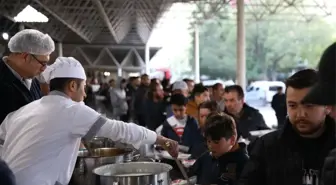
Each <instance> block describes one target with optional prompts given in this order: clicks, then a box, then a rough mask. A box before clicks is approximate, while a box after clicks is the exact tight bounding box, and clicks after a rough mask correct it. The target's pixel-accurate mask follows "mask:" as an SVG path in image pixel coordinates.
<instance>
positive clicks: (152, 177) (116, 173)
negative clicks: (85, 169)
mask: <svg viewBox="0 0 336 185" xmlns="http://www.w3.org/2000/svg"><path fill="white" fill-rule="evenodd" d="M171 169H172V167H171V166H170V165H168V164H164V163H155V162H130V163H121V164H109V165H105V166H101V167H98V168H96V169H94V170H93V173H94V174H96V175H97V176H96V185H169V184H170V177H169V171H170V170H171Z"/></svg>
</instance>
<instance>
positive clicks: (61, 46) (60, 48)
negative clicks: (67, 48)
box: [57, 42, 63, 57]
mask: <svg viewBox="0 0 336 185" xmlns="http://www.w3.org/2000/svg"><path fill="white" fill-rule="evenodd" d="M57 51H58V56H59V57H63V45H62V42H59V43H57Z"/></svg>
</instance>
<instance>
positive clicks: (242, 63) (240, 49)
mask: <svg viewBox="0 0 336 185" xmlns="http://www.w3.org/2000/svg"><path fill="white" fill-rule="evenodd" d="M244 6H245V5H244V0H237V11H238V12H237V72H236V82H237V84H238V85H240V86H241V87H242V88H243V89H244V90H245V89H246V58H245V18H244V14H245V12H244Z"/></svg>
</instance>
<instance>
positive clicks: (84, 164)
mask: <svg viewBox="0 0 336 185" xmlns="http://www.w3.org/2000/svg"><path fill="white" fill-rule="evenodd" d="M137 157H138V156H133V151H132V150H131V149H119V148H98V149H94V150H93V151H92V154H91V155H89V152H88V151H87V150H84V151H79V153H78V157H77V163H76V166H75V169H74V173H73V180H75V181H77V182H78V181H79V182H82V183H79V184H94V175H93V174H92V170H93V169H94V168H96V167H99V166H102V165H106V164H114V163H123V162H130V161H132V160H134V158H137Z"/></svg>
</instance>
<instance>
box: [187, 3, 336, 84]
mask: <svg viewBox="0 0 336 185" xmlns="http://www.w3.org/2000/svg"><path fill="white" fill-rule="evenodd" d="M212 6H213V7H215V6H214V5H212ZM209 7H211V5H208V8H206V5H204V4H201V5H199V6H198V9H196V11H195V13H194V14H195V15H197V16H195V17H197V20H200V21H197V23H198V28H199V32H200V34H199V43H200V68H201V70H200V71H201V73H202V74H206V75H209V76H211V77H213V78H216V77H221V78H232V79H234V78H235V71H236V25H235V24H234V22H232V21H230V20H228V19H227V17H229V16H228V14H229V13H230V12H228V11H227V10H228V8H227V7H224V6H222V7H221V8H219V10H218V12H217V13H215V14H213V15H212V16H210V15H208V14H210V13H211V8H209ZM287 11H293V10H290V9H288V10H287ZM259 12H262V11H259ZM200 15H201V16H200ZM202 15H203V16H202ZM209 17H210V19H209ZM334 33H335V28H334V27H332V26H331V25H329V24H327V23H326V22H324V21H323V20H322V19H320V18H317V17H316V18H315V19H310V20H309V22H305V21H288V20H286V17H283V15H281V14H278V15H277V14H274V15H268V16H267V18H265V17H264V18H262V19H261V18H260V17H259V18H258V16H253V17H248V18H247V20H246V68H247V70H246V71H247V78H248V79H275V78H276V76H277V72H279V71H283V70H284V69H288V68H289V69H290V68H295V67H296V66H297V65H298V62H299V61H300V59H306V60H307V61H308V65H309V67H315V66H316V64H317V62H318V60H319V57H320V55H321V53H322V51H323V50H324V49H325V48H326V47H327V46H328V45H330V43H331V42H332V36H333V34H334ZM190 53H191V54H193V48H192V49H191V52H190ZM192 56H193V55H192ZM190 58H191V63H193V60H194V58H193V57H190Z"/></svg>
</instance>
